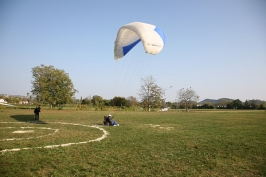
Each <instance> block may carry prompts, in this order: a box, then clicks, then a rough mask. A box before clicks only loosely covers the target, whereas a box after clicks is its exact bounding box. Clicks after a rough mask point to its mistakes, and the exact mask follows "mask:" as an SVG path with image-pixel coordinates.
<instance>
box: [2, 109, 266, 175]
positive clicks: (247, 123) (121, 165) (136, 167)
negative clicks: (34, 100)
mask: <svg viewBox="0 0 266 177" xmlns="http://www.w3.org/2000/svg"><path fill="white" fill-rule="evenodd" d="M32 112H33V111H32V110H19V109H13V110H12V109H4V110H0V133H1V134H0V151H2V153H1V154H0V165H1V168H0V176H3V177H5V176H8V177H11V176H64V177H65V176H266V168H265V166H266V136H265V134H266V112H265V111H204V110H200V111H194V110H193V111H192V112H190V113H185V112H181V111H180V112H177V111H176V112H175V111H172V112H111V114H113V115H115V118H114V119H115V120H116V121H117V122H118V123H119V124H120V126H119V127H103V126H101V128H104V129H105V130H106V131H108V133H109V135H108V136H107V137H106V138H105V139H103V140H101V141H97V142H88V143H86V144H73V145H71V146H67V147H57V148H36V147H45V146H48V145H59V144H66V143H70V142H72V143H78V142H84V141H89V140H93V139H96V138H99V137H101V136H102V135H103V132H102V131H101V130H99V129H96V128H93V127H89V126H92V125H100V124H102V120H103V116H104V115H108V114H109V112H96V111H71V110H43V111H42V112H41V115H40V122H39V123H34V121H33V113H32ZM3 122H5V123H3ZM14 122H15V123H14ZM58 122H65V123H69V124H59V123H58ZM70 123H73V124H79V125H73V124H70ZM82 125H88V127H85V126H82ZM21 127H24V128H21ZM57 129H58V132H55V130H57ZM18 130H20V131H29V130H33V131H30V132H27V133H21V134H19V133H14V131H18ZM12 138H13V139H14V138H16V140H7V139H12ZM13 148H30V149H28V150H20V151H17V152H3V150H5V149H13Z"/></svg>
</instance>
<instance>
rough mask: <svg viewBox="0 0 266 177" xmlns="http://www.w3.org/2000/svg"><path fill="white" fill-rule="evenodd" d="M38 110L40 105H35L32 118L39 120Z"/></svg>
mask: <svg viewBox="0 0 266 177" xmlns="http://www.w3.org/2000/svg"><path fill="white" fill-rule="evenodd" d="M40 112H41V106H40V105H39V106H37V107H36V108H35V109H34V120H39V118H40Z"/></svg>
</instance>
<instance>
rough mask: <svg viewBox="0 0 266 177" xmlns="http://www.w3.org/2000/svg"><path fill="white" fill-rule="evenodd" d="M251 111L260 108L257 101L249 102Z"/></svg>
mask: <svg viewBox="0 0 266 177" xmlns="http://www.w3.org/2000/svg"><path fill="white" fill-rule="evenodd" d="M250 106H251V109H258V108H259V107H260V104H259V101H258V100H250Z"/></svg>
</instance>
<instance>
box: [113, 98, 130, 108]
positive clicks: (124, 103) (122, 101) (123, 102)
mask: <svg viewBox="0 0 266 177" xmlns="http://www.w3.org/2000/svg"><path fill="white" fill-rule="evenodd" d="M112 105H113V106H118V107H122V106H126V107H128V103H127V100H126V98H124V97H114V98H113V100H112Z"/></svg>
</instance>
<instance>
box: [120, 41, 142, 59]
mask: <svg viewBox="0 0 266 177" xmlns="http://www.w3.org/2000/svg"><path fill="white" fill-rule="evenodd" d="M140 41H141V40H140V39H138V40H137V41H135V42H133V43H132V44H130V45H127V46H125V47H123V54H124V56H125V55H126V54H127V53H128V52H129V51H130V50H131V49H132V48H133V47H134V46H135V45H137V44H138V43H139V42H140Z"/></svg>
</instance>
